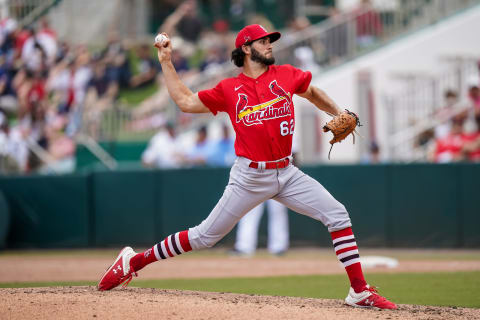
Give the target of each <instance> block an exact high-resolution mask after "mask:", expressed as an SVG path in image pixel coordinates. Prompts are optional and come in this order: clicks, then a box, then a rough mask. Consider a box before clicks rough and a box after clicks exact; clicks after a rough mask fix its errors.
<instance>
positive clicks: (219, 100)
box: [198, 82, 225, 115]
mask: <svg viewBox="0 0 480 320" xmlns="http://www.w3.org/2000/svg"><path fill="white" fill-rule="evenodd" d="M198 97H199V98H200V100H201V101H202V103H203V104H204V105H205V106H206V107H207V108H208V109H210V112H212V113H213V114H214V115H216V114H217V112H221V111H225V96H224V94H223V87H222V82H219V83H218V84H217V85H216V86H215V87H214V88H212V89H207V90H201V91H199V92H198Z"/></svg>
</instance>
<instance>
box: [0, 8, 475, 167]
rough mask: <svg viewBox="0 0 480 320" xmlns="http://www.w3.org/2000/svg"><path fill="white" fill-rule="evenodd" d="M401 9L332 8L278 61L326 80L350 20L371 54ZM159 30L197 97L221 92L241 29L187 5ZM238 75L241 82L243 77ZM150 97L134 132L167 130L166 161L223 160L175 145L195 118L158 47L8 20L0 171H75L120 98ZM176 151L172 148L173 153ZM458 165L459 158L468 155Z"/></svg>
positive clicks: (1, 40)
mask: <svg viewBox="0 0 480 320" xmlns="http://www.w3.org/2000/svg"><path fill="white" fill-rule="evenodd" d="M376 2H378V1H376ZM387 2H389V1H387ZM390 2H392V3H397V1H390ZM394 9H395V6H390V7H389V6H384V8H383V9H382V10H379V8H378V7H375V6H373V5H372V1H370V0H360V1H358V5H357V6H355V7H351V8H350V9H348V11H345V10H344V11H342V12H341V11H340V10H339V9H338V8H336V7H332V8H331V10H330V11H329V14H328V18H330V20H329V21H330V22H331V27H330V28H328V30H327V31H326V32H325V33H323V34H322V36H321V37H318V39H314V41H308V42H305V41H299V39H298V36H297V35H298V33H297V32H305V33H306V34H308V32H309V31H308V30H310V26H311V23H310V21H309V19H307V18H306V17H296V18H293V19H292V20H291V21H290V22H288V23H287V24H286V25H287V26H288V27H287V28H286V29H285V30H281V31H282V42H283V43H284V45H285V46H290V47H291V48H292V50H293V51H284V52H283V53H278V55H276V58H277V60H278V62H279V63H291V64H293V65H295V66H297V67H299V68H302V69H305V70H310V71H312V72H316V71H319V70H321V69H322V68H323V67H324V66H326V65H331V64H334V63H337V62H338V61H341V60H342V59H344V58H346V57H347V56H348V54H349V52H348V50H349V47H348V40H349V39H350V38H351V35H350V34H349V32H350V31H349V30H350V29H351V28H349V27H348V25H347V24H345V23H343V22H345V21H346V20H345V19H346V17H347V16H354V17H355V19H354V20H353V23H354V24H355V28H354V30H356V34H355V37H354V39H355V43H356V46H357V47H358V48H360V49H362V48H366V47H368V46H371V45H373V44H375V43H376V42H378V41H379V40H381V39H382V36H383V32H384V29H385V28H386V27H388V25H389V23H391V21H390V20H391V19H389V15H391V11H392V10H394ZM246 23H247V24H253V23H258V24H261V25H263V26H264V27H266V28H267V29H268V30H274V29H276V28H275V26H274V25H273V24H272V23H271V22H270V21H269V20H268V19H267V18H266V17H265V16H264V15H262V14H257V15H252V16H250V17H249V18H248V20H247V21H246ZM158 31H159V32H160V31H161V32H167V33H168V34H169V36H170V38H171V40H172V43H173V49H174V50H173V52H172V62H173V64H174V66H175V68H176V69H177V71H178V72H179V75H180V77H181V79H182V80H183V81H184V82H185V83H186V84H187V86H189V87H191V88H192V89H193V90H199V89H202V88H200V87H196V84H198V83H204V84H205V81H204V80H206V79H211V82H210V83H209V84H208V85H210V84H214V83H216V82H217V81H218V80H219V79H218V78H216V77H218V74H219V73H221V72H224V71H225V70H226V69H227V68H228V67H226V66H227V65H228V66H230V65H231V64H230V63H229V61H230V53H231V50H232V49H233V47H234V40H235V35H236V31H234V30H231V25H230V23H229V21H228V19H223V18H218V19H216V20H215V19H214V22H213V23H212V24H211V25H207V24H206V23H205V19H202V16H201V10H199V7H198V2H197V1H195V0H186V1H183V2H181V3H180V4H179V5H178V6H177V7H176V8H175V10H174V11H173V12H172V13H171V14H169V15H168V16H167V17H166V18H165V19H164V21H163V23H162V25H161V26H160V27H159V28H158ZM350 49H351V48H350ZM232 70H233V71H234V72H235V74H236V73H237V72H238V71H237V70H235V69H233V68H232ZM224 76H225V74H222V77H224ZM144 88H153V90H154V91H155V93H154V94H153V95H151V96H150V97H147V98H146V99H143V101H142V102H141V103H139V104H138V105H137V106H134V108H131V109H128V124H127V125H126V126H125V128H126V130H130V131H146V130H158V129H160V133H159V134H157V135H156V136H155V137H154V138H153V139H152V141H151V145H156V146H157V147H156V148H159V149H161V150H162V151H161V152H163V153H164V154H166V155H170V154H173V155H174V156H172V157H170V156H165V157H166V158H170V159H175V161H174V162H175V163H176V164H175V165H173V167H175V166H188V165H192V164H193V163H200V162H204V163H209V162H211V161H213V160H211V159H213V158H215V157H212V156H211V155H208V156H206V155H205V154H204V153H205V152H206V151H205V149H208V150H209V151H208V152H213V151H212V148H211V145H212V144H209V147H208V148H203V149H202V148H200V145H201V143H199V147H198V148H197V149H196V150H194V151H192V154H195V153H198V154H202V153H203V155H202V156H201V157H198V158H195V156H193V155H192V154H189V153H188V152H187V153H185V152H184V150H176V149H177V148H176V146H175V143H171V141H174V140H175V139H174V138H175V136H176V135H175V133H173V132H174V131H175V128H180V127H187V126H189V125H192V124H194V123H193V120H194V117H193V116H192V115H190V114H184V113H181V112H178V110H177V108H175V107H174V105H173V104H172V102H171V99H170V98H169V95H168V92H167V90H166V86H165V85H164V83H162V77H161V68H160V66H159V65H158V62H157V58H156V51H155V49H154V48H153V47H152V43H151V39H150V40H147V41H143V40H141V39H136V40H135V42H132V41H127V40H125V39H121V38H120V37H119V36H118V35H117V34H116V33H115V32H110V33H109V35H108V40H107V42H106V44H105V45H104V46H103V47H97V48H87V46H86V45H72V44H71V43H69V42H68V41H66V40H65V39H58V37H57V34H56V32H55V30H53V29H52V28H51V27H50V25H49V23H48V20H47V19H41V20H39V21H38V22H37V23H36V24H35V26H23V25H20V24H18V23H17V22H16V21H15V20H14V19H11V18H6V19H4V20H1V21H0V172H13V173H29V172H41V173H50V172H57V173H63V172H71V171H73V170H75V152H76V148H77V142H76V141H77V139H76V137H78V135H79V134H86V135H88V136H90V137H92V138H94V139H96V140H102V139H103V138H105V136H107V137H109V138H112V136H110V135H108V134H107V135H105V134H104V132H103V131H104V130H103V128H104V127H103V125H104V120H103V119H104V117H103V115H104V114H105V111H107V110H111V109H116V108H117V107H118V105H119V103H118V100H119V95H120V93H122V92H124V91H132V90H133V91H135V90H143V89H144ZM477 88H478V87H477ZM113 107H115V108H113ZM470 118H471V117H470ZM172 121H173V124H172ZM452 121H453V120H452ZM457 122H458V121H457ZM453 127H454V126H452V128H453ZM449 128H450V127H449ZM452 130H453V129H452ZM452 134H453V133H452ZM199 136H200V133H199ZM440 138H444V137H443V136H442V137H441V136H437V135H435V136H434V137H433V136H432V137H430V138H428V139H427V140H428V143H429V145H431V144H432V141H436V139H440ZM465 139H467V138H465ZM469 139H471V138H469ZM199 140H201V139H200V138H199ZM471 140H472V139H471ZM473 140H475V139H473ZM159 141H160V142H159ZM169 143H170V145H171V148H170V147H168V146H167V147H166V146H165V145H168V144H169ZM425 144H426V143H425ZM439 145H441V144H440V143H439ZM442 146H443V145H442ZM217 147H218V148H220V146H217ZM472 148H475V144H474V143H473V142H472V143H471V144H470V143H465V144H464V146H462V151H461V152H460V154H461V156H462V157H470V153H471V152H470V151H468V152H467V151H466V150H471V149H472ZM149 149H150V148H149ZM213 149H214V148H213ZM225 149H228V148H227V147H225ZM377 149H378V147H377ZM438 149H439V150H441V149H442V148H440V147H439V148H438ZM150 153H151V152H150ZM438 153H439V154H441V153H442V152H438ZM148 154H149V152H146V155H144V159H143V160H144V163H145V164H149V165H152V164H153V163H157V164H158V163H163V160H158V157H157V156H149V155H148ZM444 157H445V156H441V155H438V156H434V158H435V159H437V160H435V161H442V160H440V159H444ZM452 157H453V158H455V159H457V158H458V157H459V156H458V155H455V156H452ZM151 159H155V160H151ZM177 160H178V161H177Z"/></svg>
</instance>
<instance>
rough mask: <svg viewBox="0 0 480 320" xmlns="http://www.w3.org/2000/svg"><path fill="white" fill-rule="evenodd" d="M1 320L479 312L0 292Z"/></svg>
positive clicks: (85, 291)
mask: <svg viewBox="0 0 480 320" xmlns="http://www.w3.org/2000/svg"><path fill="white" fill-rule="evenodd" d="M0 296H1V297H2V299H0V314H1V318H3V319H95V318H98V319H153V318H157V319H172V320H177V319H183V320H188V319H205V320H206V319H245V320H254V319H261V320H263V319H289V320H290V319H355V320H363V319H401V320H409V319H479V318H480V310H477V309H468V308H455V307H453V308H449V307H426V306H415V305H400V306H399V310H392V311H390V310H388V311H386V310H370V309H368V310H366V309H356V308H352V307H349V306H346V305H345V304H344V303H343V301H341V300H329V299H311V298H293V297H272V296H257V295H245V294H232V293H213V292H194V291H179V290H159V289H140V288H127V289H125V290H118V289H115V290H112V291H108V292H99V291H96V289H95V288H94V287H53V288H52V287H49V288H19V289H0Z"/></svg>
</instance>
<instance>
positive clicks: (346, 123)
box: [323, 109, 361, 160]
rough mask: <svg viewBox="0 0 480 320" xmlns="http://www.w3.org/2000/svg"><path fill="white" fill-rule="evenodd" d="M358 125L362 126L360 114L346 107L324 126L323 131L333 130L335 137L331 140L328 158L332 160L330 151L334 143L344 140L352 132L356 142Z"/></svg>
mask: <svg viewBox="0 0 480 320" xmlns="http://www.w3.org/2000/svg"><path fill="white" fill-rule="evenodd" d="M357 125H358V126H361V124H360V119H359V118H358V116H357V115H356V114H355V113H353V112H351V111H348V110H347V109H345V111H343V112H342V113H340V114H339V115H338V116H334V117H333V119H332V120H330V122H328V123H327V124H326V125H324V126H323V131H324V132H328V131H332V133H333V139H332V140H330V144H331V145H332V146H331V147H330V151H329V152H328V159H329V160H330V152H331V151H332V148H333V144H334V143H337V142H341V141H342V140H344V139H345V138H346V137H347V136H348V135H349V134H350V133H351V134H352V135H353V143H355V134H354V133H353V131H354V130H355V128H356V127H357Z"/></svg>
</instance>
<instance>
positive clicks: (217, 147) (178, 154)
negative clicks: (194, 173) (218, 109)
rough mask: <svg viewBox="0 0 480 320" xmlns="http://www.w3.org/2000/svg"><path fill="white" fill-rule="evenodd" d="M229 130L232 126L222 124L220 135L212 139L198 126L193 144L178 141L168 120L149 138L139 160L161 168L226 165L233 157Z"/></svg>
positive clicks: (210, 135)
mask: <svg viewBox="0 0 480 320" xmlns="http://www.w3.org/2000/svg"><path fill="white" fill-rule="evenodd" d="M209 128H212V127H209ZM210 130H211V129H210ZM232 130H233V129H232V128H231V125H227V124H223V125H222V126H221V133H220V135H218V136H219V137H218V138H212V136H214V134H212V133H211V132H210V134H209V132H208V129H207V127H206V126H201V127H199V128H198V129H197V131H196V134H195V138H194V143H193V144H191V143H190V144H189V143H185V142H183V141H181V139H180V138H179V136H178V135H177V132H176V130H175V125H174V124H173V123H167V124H166V125H165V126H164V128H163V129H161V130H160V131H159V132H158V133H157V134H156V135H155V136H154V137H153V138H152V139H151V140H150V143H149V145H148V147H147V149H146V150H145V151H144V152H143V154H142V163H143V165H144V166H146V167H151V168H163V169H173V168H182V167H183V168H185V167H187V168H188V167H195V166H210V167H229V166H231V165H232V164H233V162H234V160H235V157H236V156H235V149H234V141H235V140H234V138H233V137H232V134H231V131H232Z"/></svg>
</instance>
